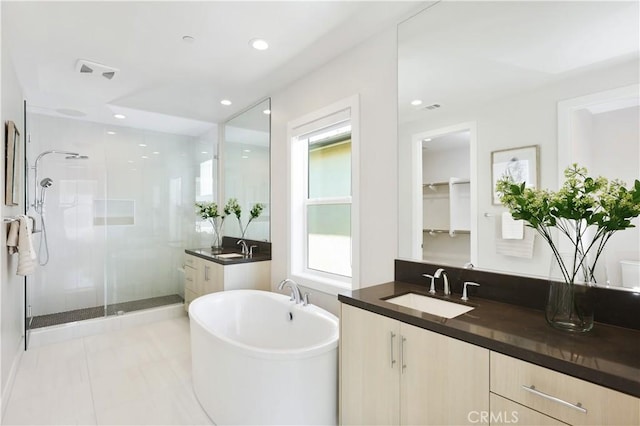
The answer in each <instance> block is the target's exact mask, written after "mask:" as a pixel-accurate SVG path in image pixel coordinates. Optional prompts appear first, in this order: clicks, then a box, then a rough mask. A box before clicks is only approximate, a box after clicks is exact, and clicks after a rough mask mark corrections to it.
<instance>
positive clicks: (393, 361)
mask: <svg viewBox="0 0 640 426" xmlns="http://www.w3.org/2000/svg"><path fill="white" fill-rule="evenodd" d="M395 337H396V334H395V333H394V332H393V331H392V332H391V339H390V341H391V345H390V349H391V368H393V366H394V365H395V363H396V360H395V359H394V356H393V339H394V338H395Z"/></svg>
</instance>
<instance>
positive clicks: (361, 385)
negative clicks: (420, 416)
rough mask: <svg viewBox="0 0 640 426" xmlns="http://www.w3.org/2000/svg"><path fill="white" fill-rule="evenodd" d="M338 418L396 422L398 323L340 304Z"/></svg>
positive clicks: (368, 422)
mask: <svg viewBox="0 0 640 426" xmlns="http://www.w3.org/2000/svg"><path fill="white" fill-rule="evenodd" d="M340 327H341V332H340V420H341V424H345V425H397V424H398V422H399V420H400V415H399V387H400V380H399V376H398V364H399V361H400V354H399V353H398V348H399V346H398V339H399V338H400V335H399V323H398V322H397V321H395V320H392V319H389V318H387V317H383V316H381V315H376V314H373V313H370V312H367V311H365V310H362V309H358V308H354V307H352V306H349V305H345V304H342V305H341V319H340Z"/></svg>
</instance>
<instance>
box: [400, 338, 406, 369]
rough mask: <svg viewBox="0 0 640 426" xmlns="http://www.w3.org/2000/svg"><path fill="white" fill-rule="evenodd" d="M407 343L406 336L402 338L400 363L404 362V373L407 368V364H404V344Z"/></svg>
mask: <svg viewBox="0 0 640 426" xmlns="http://www.w3.org/2000/svg"><path fill="white" fill-rule="evenodd" d="M406 341H407V339H406V338H405V337H404V336H400V361H401V362H402V369H401V371H402V373H404V370H405V369H406V368H407V364H405V362H404V342H406Z"/></svg>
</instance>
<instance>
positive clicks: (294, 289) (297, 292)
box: [278, 278, 302, 304]
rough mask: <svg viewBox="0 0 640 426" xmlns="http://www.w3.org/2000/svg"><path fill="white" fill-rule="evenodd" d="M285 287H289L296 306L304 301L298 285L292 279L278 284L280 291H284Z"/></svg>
mask: <svg viewBox="0 0 640 426" xmlns="http://www.w3.org/2000/svg"><path fill="white" fill-rule="evenodd" d="M285 287H289V288H290V289H291V300H292V301H293V300H295V302H296V304H298V303H300V302H301V301H302V297H301V296H300V289H299V288H298V283H296V282H295V281H294V280H292V279H290V278H286V279H284V280H282V281H281V282H280V284H278V290H282V289H283V288H285Z"/></svg>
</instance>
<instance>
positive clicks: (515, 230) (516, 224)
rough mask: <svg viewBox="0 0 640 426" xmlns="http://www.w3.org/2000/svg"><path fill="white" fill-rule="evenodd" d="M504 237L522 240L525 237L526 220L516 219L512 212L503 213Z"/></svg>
mask: <svg viewBox="0 0 640 426" xmlns="http://www.w3.org/2000/svg"><path fill="white" fill-rule="evenodd" d="M502 239H504V240H522V239H524V220H515V219H514V218H513V216H511V213H509V212H503V213H502Z"/></svg>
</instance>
